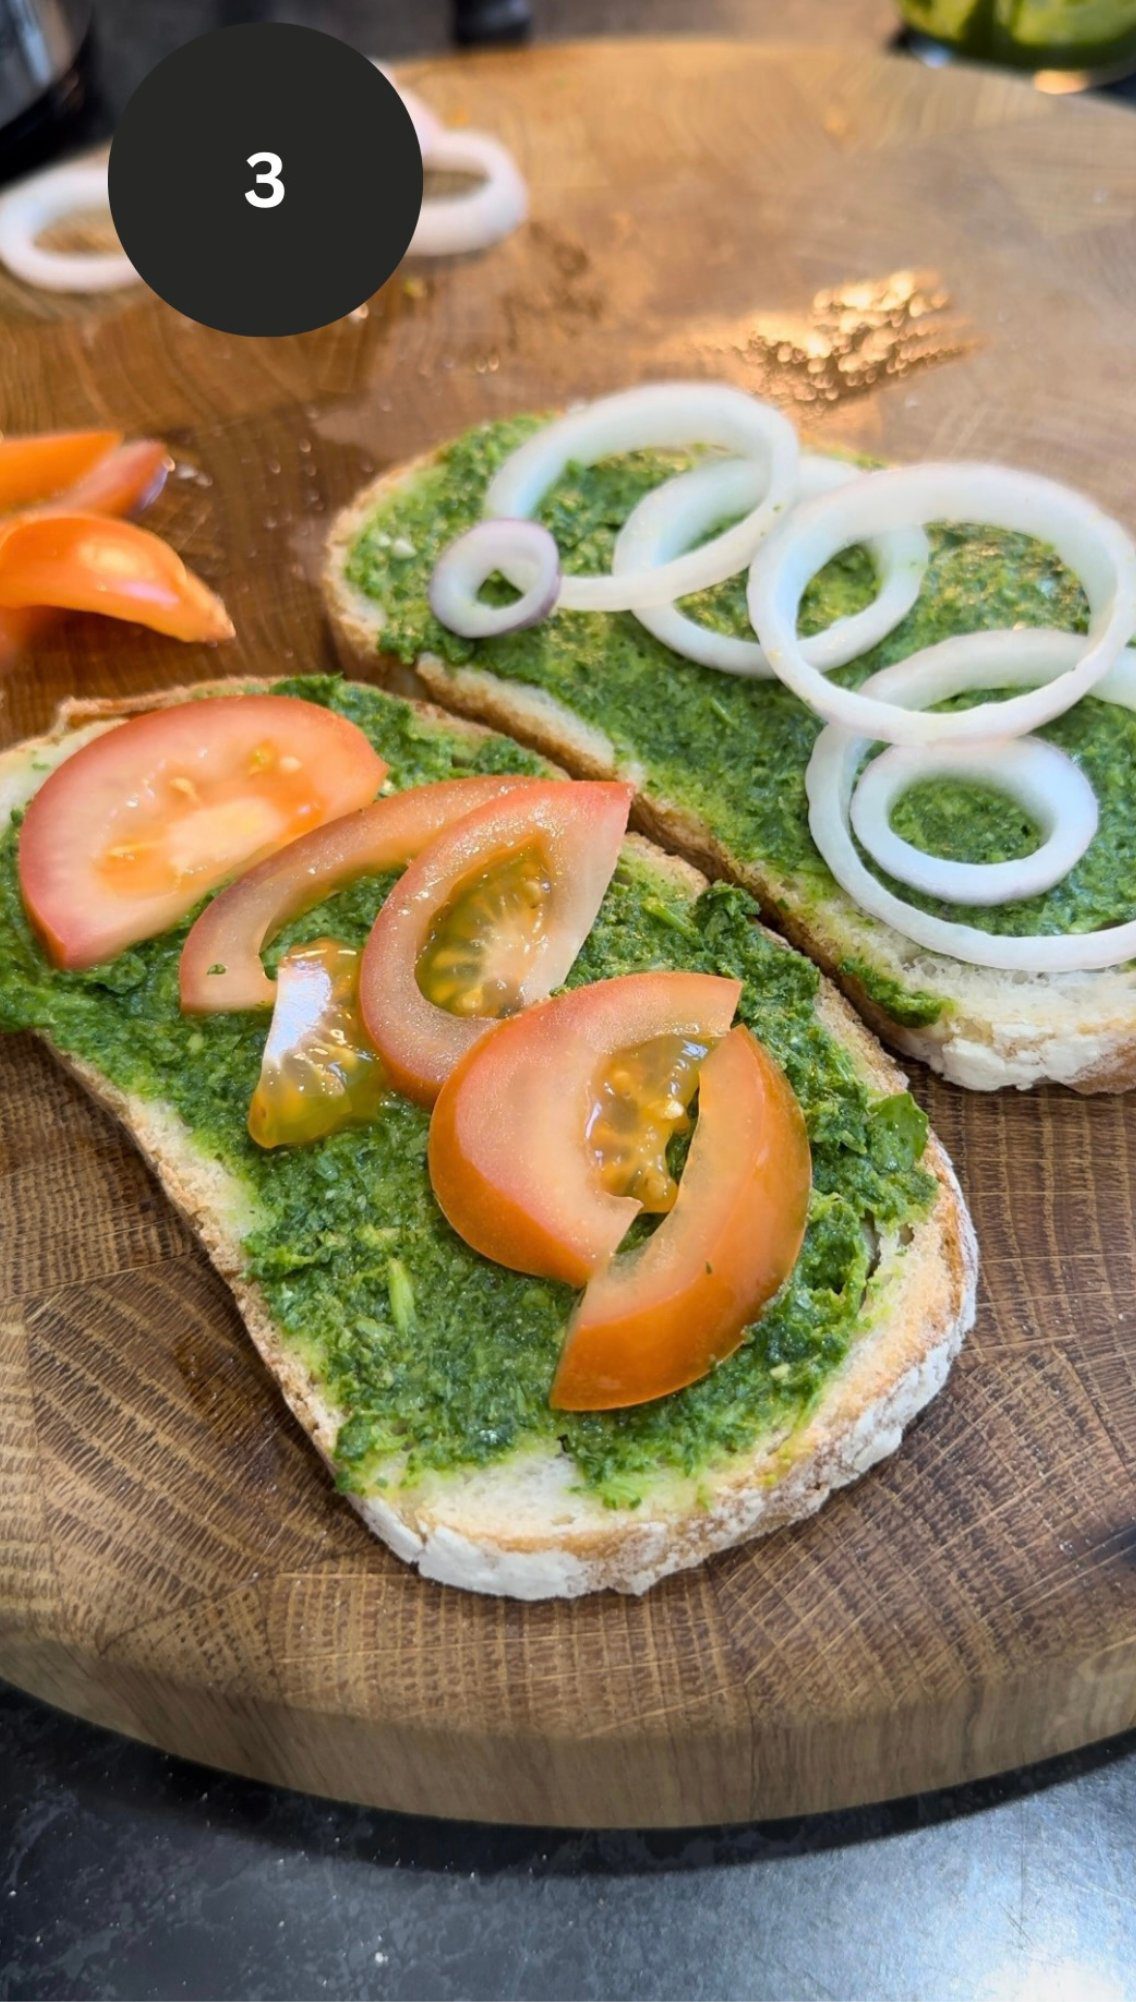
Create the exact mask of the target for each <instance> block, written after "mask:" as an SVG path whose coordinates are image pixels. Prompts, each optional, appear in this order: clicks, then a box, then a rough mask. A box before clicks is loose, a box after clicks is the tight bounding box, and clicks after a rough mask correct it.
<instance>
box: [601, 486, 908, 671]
mask: <svg viewBox="0 0 1136 2002" xmlns="http://www.w3.org/2000/svg"><path fill="white" fill-rule="evenodd" d="M859 477H860V475H859V472H858V470H857V468H856V467H855V466H850V465H848V464H846V463H845V461H843V460H841V459H829V458H823V457H821V456H820V455H819V454H817V453H815V452H806V453H805V454H804V455H803V456H802V458H801V464H800V473H799V478H798V482H797V500H798V501H806V500H811V499H812V498H813V497H814V496H815V495H816V494H821V493H829V492H831V491H832V489H833V488H835V487H840V486H847V485H848V483H849V481H850V480H855V479H858V478H859ZM767 484H768V473H767V471H766V470H765V469H764V468H763V467H762V466H760V465H758V464H757V462H756V461H755V460H752V459H715V460H710V461H709V462H708V463H706V464H705V465H701V466H694V467H692V469H691V470H690V471H689V472H686V473H676V475H675V476H674V478H673V479H670V480H664V482H663V484H662V485H661V486H658V487H653V488H652V489H651V492H650V493H648V494H645V495H644V497H643V499H642V500H641V501H640V502H639V504H638V506H637V507H635V508H633V509H632V511H631V513H630V514H629V515H628V517H627V520H626V521H625V522H624V524H623V527H622V528H621V529H620V532H619V535H618V537H617V539H616V544H615V549H614V551H613V553H612V561H611V568H612V574H613V576H616V577H619V576H622V575H624V573H625V572H627V571H628V570H637V569H640V568H642V566H643V565H645V564H652V563H656V564H657V563H665V562H666V561H667V560H668V559H669V558H670V557H672V556H676V555H678V554H679V553H680V552H682V551H683V550H686V549H689V548H690V547H691V545H692V544H695V543H697V542H698V540H699V537H700V536H703V535H705V534H706V532H707V530H708V529H711V528H713V526H714V524H715V522H719V521H729V520H731V519H732V517H733V516H734V515H740V514H744V513H746V512H747V511H748V510H749V509H751V508H753V507H755V506H756V504H757V502H758V501H759V500H760V499H761V497H762V495H763V494H764V492H765V489H766V486H767ZM792 519H793V516H792V513H789V514H788V515H786V516H785V517H783V524H782V526H784V525H785V524H787V523H788V522H791V521H792ZM776 532H777V533H781V532H782V529H781V528H779V529H778V530H777V531H776ZM867 547H868V549H869V550H870V551H871V554H872V557H873V560H874V563H875V566H876V570H877V573H878V576H879V586H880V588H879V591H878V594H877V596H876V597H875V598H874V599H873V601H872V603H871V604H870V605H866V606H865V607H864V610H863V611H861V612H855V613H853V614H852V615H851V616H850V617H848V618H843V619H836V620H835V621H834V623H833V624H832V625H831V626H828V627H826V629H825V631H824V632H822V633H816V634H814V636H813V637H812V638H811V639H808V640H805V641H804V643H803V645H802V649H801V651H802V652H803V654H804V656H805V659H806V660H808V661H809V662H810V663H811V664H812V666H813V667H819V668H823V669H824V670H825V671H826V672H827V670H828V669H829V668H833V667H844V666H845V665H846V664H847V662H848V661H850V660H856V659H857V658H858V656H859V655H860V654H862V653H867V652H868V650H869V648H871V647H874V646H877V645H878V644H879V642H880V641H881V640H882V639H886V637H887V635H888V633H890V632H892V631H893V630H894V629H895V627H896V626H897V625H898V624H899V622H900V620H901V619H903V618H905V617H906V616H907V613H908V612H909V611H910V610H911V607H912V605H913V604H914V603H915V600H916V598H917V597H918V596H919V588H920V585H921V584H922V582H923V577H924V574H925V572H926V569H927V557H928V544H927V538H926V536H925V535H924V534H923V531H922V530H921V529H918V528H916V529H896V530H893V531H892V533H891V534H889V535H881V536H877V537H876V538H874V539H873V540H872V541H870V542H869V543H868V544H867ZM635 616H636V618H637V619H638V620H639V621H640V623H641V624H642V625H644V626H646V628H647V631H648V632H649V633H653V634H654V635H655V638H656V639H658V640H661V641H662V642H663V645H664V646H668V647H670V649H671V651H672V653H677V654H679V655H681V656H682V658H683V659H684V660H693V661H697V662H698V663H699V664H700V665H701V666H703V667H713V668H717V669H718V671H719V673H721V674H739V675H749V676H752V677H753V678H754V679H755V680H763V681H767V680H769V678H770V677H771V676H772V674H773V669H772V668H771V667H770V665H769V662H768V661H767V660H766V658H765V654H764V653H763V651H762V648H761V645H760V643H759V641H757V640H756V639H741V638H740V637H738V636H736V635H734V634H730V633H718V632H715V631H714V630H713V628H712V627H710V626H703V625H700V624H699V623H698V621H697V620H696V619H693V618H691V617H690V615H689V613H687V612H683V611H681V610H680V609H679V607H678V605H677V604H674V603H672V604H669V605H657V606H656V605H652V606H639V607H637V608H636V612H635Z"/></svg>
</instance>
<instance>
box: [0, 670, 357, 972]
mask: <svg viewBox="0 0 1136 2002" xmlns="http://www.w3.org/2000/svg"><path fill="white" fill-rule="evenodd" d="M386 769H387V768H386V765H385V764H384V763H383V760H382V759H381V758H380V757H378V756H377V755H376V753H375V752H374V751H373V750H372V749H371V746H370V744H369V743H368V742H367V739H366V737H365V736H364V735H363V732H362V731H361V730H359V729H357V728H356V726H355V724H354V723H349V722H348V721H347V720H346V718H345V717H342V716H337V715H335V714H334V713H333V712H332V711H331V710H329V709H321V708H320V707H319V706H318V704H316V703H314V702H303V701H300V700H299V699H298V698H297V697H295V696H289V695H235V696H233V695H229V696H214V697H208V698H204V699H202V700H200V701H191V702H183V703H180V704H178V705H177V706H175V707H173V708H170V709H159V710H155V711H153V712H152V713H151V714H149V715H146V716H136V717H133V718H132V719H131V721H130V722H128V723H123V724H121V725H119V726H118V727H117V728H115V729H113V730H108V731H106V732H105V733H104V735H102V736H100V737H96V738H95V739H94V740H93V741H92V742H91V743H89V744H85V745H84V746H83V748H82V750H80V751H77V752H76V753H75V754H74V756H73V757H70V758H68V759H66V760H65V762H64V763H63V764H61V765H59V766H58V767H57V768H56V770H55V771H54V772H52V774H51V776H50V778H48V779H47V781H46V782H45V784H44V785H43V786H41V788H40V790H39V791H38V792H37V793H36V794H35V796H34V797H33V799H32V801H31V804H30V805H29V807H28V811H27V814H26V815H25V818H24V824H23V827H22V828H21V830H20V885H21V889H22V891H23V897H24V902H25V905H26V906H27V910H28V914H29V916H30V917H31V919H32V922H33V923H34V924H35V926H36V928H37V930H38V931H39V933H40V935H41V937H42V938H43V940H44V943H45V945H46V948H47V951H48V953H49V954H50V956H51V958H52V959H53V960H54V961H55V963H56V965H57V966H65V967H73V968H75V967H85V966H95V965H97V964H98V963H99V962H100V961H102V960H106V959H111V958H113V957H114V955H115V954H116V953H118V952H121V951H123V950H124V949H125V947H126V946H128V945H133V944H134V943H136V942H137V941H138V940H139V939H143V938H150V937H153V936H154V935H155V934H156V933H158V932H162V931H166V930H167V929H168V928H169V927H170V926H171V925H174V924H176V923H177V921H178V920H179V918H182V917H184V916H185V913H186V912H187V911H188V910H190V909H192V907H193V905H194V904H195V903H196V902H197V901H198V899H199V898H200V897H202V896H203V895H204V894H205V892H206V891H207V890H211V889H213V888H215V887H216V885H217V884H218V883H220V882H223V881H224V880H225V878H226V877H228V876H232V875H233V874H235V873H236V871H237V870H239V869H243V868H245V867H247V865H248V864H249V863H251V862H256V861H258V860H259V859H260V858H261V857H262V856H264V855H267V854H270V853H272V851H273V850H275V849H277V848H280V847H282V846H283V845H284V844H285V843H286V842H288V841H292V840H294V839H295V837H296V836H297V835H299V834H303V833H306V832H307V831H308V830H309V829H310V828H312V827H315V826H318V825H320V824H321V823H322V822H323V821H326V820H332V819H334V818H336V816H338V815H339V814H343V813H347V812H350V811H352V810H353V809H354V808H356V807H359V806H361V805H362V804H363V803H364V801H366V800H369V799H371V798H372V797H373V796H374V794H375V792H376V791H377V790H378V787H379V786H380V785H381V783H382V780H383V777H384V775H385V773H386Z"/></svg>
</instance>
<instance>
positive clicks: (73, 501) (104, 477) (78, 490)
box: [60, 438, 172, 515]
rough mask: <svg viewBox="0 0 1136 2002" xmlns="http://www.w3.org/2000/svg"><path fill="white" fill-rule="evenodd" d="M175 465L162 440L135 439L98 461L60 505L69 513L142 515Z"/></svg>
mask: <svg viewBox="0 0 1136 2002" xmlns="http://www.w3.org/2000/svg"><path fill="white" fill-rule="evenodd" d="M171 463H172V462H171V459H170V454H169V450H168V447H167V446H165V445H164V444H163V443H162V440H161V439H160V438H134V439H132V440H131V442H130V443H129V444H128V445H119V446H118V447H117V448H116V449H115V450H114V451H113V452H107V453H105V454H104V456H103V457H102V458H101V459H98V460H96V462H95V464H94V465H93V466H92V467H91V469H90V471H89V472H87V473H84V474H82V475H81V477H80V478H79V479H77V480H76V481H75V483H74V485H73V486H70V487H68V488H67V491H66V492H65V493H64V494H61V495H60V505H61V507H62V508H63V509H64V510H65V511H66V512H67V513H68V514H71V513H74V514H112V515H123V514H139V513H141V511H142V509H143V508H147V507H149V506H150V505H151V503H152V502H153V501H156V500H157V498H158V495H159V494H160V493H161V491H162V488H163V487H164V486H165V484H166V478H167V476H168V474H169V470H170V465H171Z"/></svg>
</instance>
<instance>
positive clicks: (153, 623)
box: [0, 509, 233, 641]
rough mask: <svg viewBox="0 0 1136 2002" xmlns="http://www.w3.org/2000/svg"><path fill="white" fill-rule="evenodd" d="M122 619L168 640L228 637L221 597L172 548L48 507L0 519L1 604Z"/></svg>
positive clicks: (145, 534) (131, 527)
mask: <svg viewBox="0 0 1136 2002" xmlns="http://www.w3.org/2000/svg"><path fill="white" fill-rule="evenodd" d="M28 605H37V606H38V605H51V606H54V607H56V608H57V609H59V610H63V611H70V612H99V613H102V614H103V615H104V616H105V617H107V618H112V619H128V620H131V621H133V622H134V623H135V624H137V625H143V626H149V627H151V628H152V629H153V631H154V632H158V633H165V634H167V635H168V636H169V637H171V638H173V639H180V640H199V641H216V640H225V639H231V638H232V636H233V624H232V620H231V619H230V618H229V615H228V613H227V612H226V610H225V607H224V605H223V604H222V603H221V600H220V598H218V596H217V595H216V593H215V592H214V591H211V590H210V589H209V587H208V585H206V584H204V583H202V581H201V579H200V577H195V576H194V574H193V572H192V570H187V569H186V566H185V564H184V563H183V562H182V560H181V557H180V556H179V555H178V554H177V552H176V550H173V549H171V548H170V546H169V544H168V543H167V542H163V541H162V540H161V537H160V536H157V535H151V534H150V533H149V531H148V530H147V529H144V528H139V527H138V525H137V523H136V522H130V521H120V520H117V519H115V518H113V517H112V516H109V515H101V514H94V513H65V512H64V511H63V510H62V509H53V510H48V511H44V512H40V513H37V514H21V515H13V516H12V517H11V519H10V520H8V521H6V522H3V523H0V607H5V608H9V609H10V608H19V607H22V606H28Z"/></svg>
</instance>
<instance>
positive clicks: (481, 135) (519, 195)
mask: <svg viewBox="0 0 1136 2002" xmlns="http://www.w3.org/2000/svg"><path fill="white" fill-rule="evenodd" d="M422 160H423V165H424V166H425V167H426V169H427V171H428V172H442V173H447V174H455V173H456V174H476V175H478V176H479V185H478V186H477V187H474V188H471V189H470V190H469V192H468V193H467V194H462V195H427V197H426V199H425V201H424V202H423V204H422V213H421V214H420V216H419V218H418V225H417V228H416V229H415V232H414V235H413V236H412V237H411V239H410V248H409V250H408V251H407V256H408V257H451V256H456V255H458V254H460V253H461V252H464V251H469V250H486V249H488V247H489V245H490V244H491V243H499V242H500V240H501V238H502V237H503V236H509V235H510V234H511V233H512V231H513V230H515V229H516V228H517V227H518V225H519V224H520V223H522V222H523V221H524V219H525V217H526V216H527V214H528V212H529V191H528V188H527V187H526V186H525V182H524V178H523V176H522V174H521V172H520V169H519V168H518V166H517V163H516V161H515V160H514V158H513V156H512V154H511V153H510V152H508V151H507V150H506V148H505V147H504V146H502V145H501V143H500V140H498V139H493V138H491V137H490V135H489V133H488V132H447V131H445V130H444V129H443V128H442V127H441V126H439V127H438V128H437V130H436V131H435V132H433V133H431V134H429V135H428V137H427V139H426V142H425V144H424V145H423V148H422Z"/></svg>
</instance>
